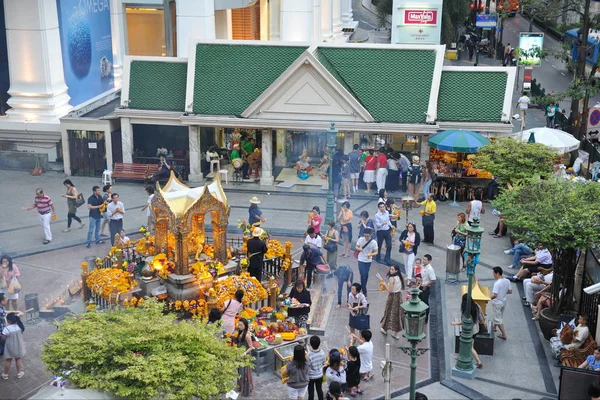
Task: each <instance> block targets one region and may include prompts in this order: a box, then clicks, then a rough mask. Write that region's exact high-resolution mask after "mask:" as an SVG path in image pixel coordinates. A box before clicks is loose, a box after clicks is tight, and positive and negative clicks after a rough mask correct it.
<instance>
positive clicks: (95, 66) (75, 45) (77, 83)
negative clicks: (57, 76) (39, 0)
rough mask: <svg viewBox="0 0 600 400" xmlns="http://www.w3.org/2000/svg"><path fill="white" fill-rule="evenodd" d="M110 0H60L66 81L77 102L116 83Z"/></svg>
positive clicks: (59, 14) (59, 10) (72, 98)
mask: <svg viewBox="0 0 600 400" xmlns="http://www.w3.org/2000/svg"><path fill="white" fill-rule="evenodd" d="M108 3H109V0H57V8H58V21H59V26H60V43H61V47H62V59H63V69H64V71H65V82H66V84H67V86H68V87H69V91H68V93H69V96H71V102H70V103H71V105H72V106H77V105H79V104H81V103H84V102H86V101H87V100H89V99H91V98H93V97H95V96H98V95H99V94H101V93H103V92H106V91H107V90H110V89H112V88H113V86H114V75H113V66H112V64H113V56H112V36H111V31H110V9H109V4H108Z"/></svg>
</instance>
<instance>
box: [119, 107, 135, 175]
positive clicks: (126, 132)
mask: <svg viewBox="0 0 600 400" xmlns="http://www.w3.org/2000/svg"><path fill="white" fill-rule="evenodd" d="M121 147H122V148H123V162H124V163H129V164H131V163H132V162H133V127H132V126H131V120H130V119H129V118H121Z"/></svg>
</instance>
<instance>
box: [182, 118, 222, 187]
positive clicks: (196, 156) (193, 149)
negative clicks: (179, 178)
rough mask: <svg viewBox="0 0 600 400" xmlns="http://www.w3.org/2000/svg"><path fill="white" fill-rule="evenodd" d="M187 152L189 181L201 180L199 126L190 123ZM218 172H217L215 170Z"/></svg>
mask: <svg viewBox="0 0 600 400" xmlns="http://www.w3.org/2000/svg"><path fill="white" fill-rule="evenodd" d="M189 136H190V139H189V144H190V146H189V154H190V173H189V174H188V180H189V181H190V182H202V178H203V176H202V167H201V166H202V151H201V150H200V140H201V138H200V127H198V126H195V125H190V127H189ZM217 174H218V172H217Z"/></svg>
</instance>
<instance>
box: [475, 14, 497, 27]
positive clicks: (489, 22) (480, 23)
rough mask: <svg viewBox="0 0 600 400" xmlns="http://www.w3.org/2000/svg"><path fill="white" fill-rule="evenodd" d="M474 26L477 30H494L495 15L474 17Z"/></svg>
mask: <svg viewBox="0 0 600 400" xmlns="http://www.w3.org/2000/svg"><path fill="white" fill-rule="evenodd" d="M475 26H476V27H477V28H495V27H496V14H477V15H476V16H475Z"/></svg>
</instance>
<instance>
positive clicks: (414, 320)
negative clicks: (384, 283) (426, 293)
mask: <svg viewBox="0 0 600 400" xmlns="http://www.w3.org/2000/svg"><path fill="white" fill-rule="evenodd" d="M420 292H421V291H420V290H419V289H416V288H415V289H412V290H411V291H410V296H411V297H410V300H409V301H405V302H404V303H402V309H403V310H404V332H403V333H402V335H403V336H404V337H405V338H406V340H408V341H409V342H410V344H411V347H400V350H402V351H403V352H404V353H405V354H409V355H410V397H409V398H410V400H415V393H416V390H417V357H418V356H420V355H422V354H425V352H426V351H427V350H429V349H417V343H419V342H420V341H421V340H423V339H424V338H425V336H426V335H425V333H424V332H423V330H424V328H425V318H426V315H427V313H426V311H427V309H428V308H429V306H428V305H427V304H425V303H423V302H422V301H421V299H419V293H420Z"/></svg>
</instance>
